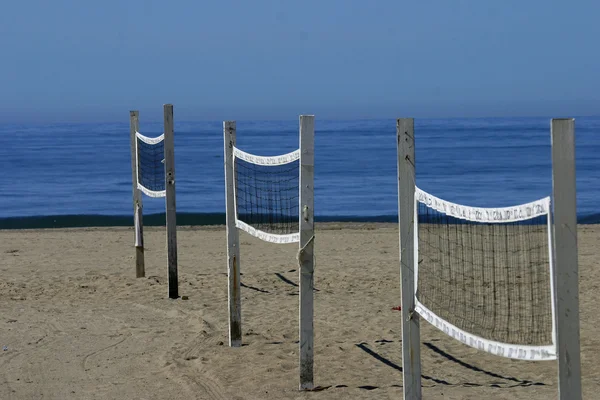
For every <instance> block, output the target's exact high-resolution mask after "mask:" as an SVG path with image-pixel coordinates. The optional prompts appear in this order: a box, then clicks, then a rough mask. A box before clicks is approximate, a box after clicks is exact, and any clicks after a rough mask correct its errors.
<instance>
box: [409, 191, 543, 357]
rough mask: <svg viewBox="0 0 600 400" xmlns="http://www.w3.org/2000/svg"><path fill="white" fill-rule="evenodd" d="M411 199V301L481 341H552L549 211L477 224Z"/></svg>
mask: <svg viewBox="0 0 600 400" xmlns="http://www.w3.org/2000/svg"><path fill="white" fill-rule="evenodd" d="M417 204H418V235H419V250H418V262H419V271H418V282H417V299H418V300H419V301H420V302H421V303H422V304H423V305H424V306H425V307H427V308H429V309H430V310H431V311H432V312H433V313H435V314H437V315H438V316H439V317H440V318H442V319H444V320H446V321H447V322H449V323H450V324H452V325H455V326H456V327H458V328H459V329H462V330H463V331H466V332H468V333H471V334H474V335H477V336H479V337H482V338H484V339H488V340H494V341H498V342H501V343H507V344H515V345H532V346H543V345H550V344H552V304H551V292H550V291H551V284H550V264H549V253H548V226H547V216H540V217H536V218H533V219H530V220H526V221H519V222H509V223H480V222H472V221H466V220H462V219H457V218H454V217H450V216H448V215H446V214H442V213H440V212H438V211H436V210H434V209H432V208H429V207H427V206H426V205H424V204H422V203H420V202H417Z"/></svg>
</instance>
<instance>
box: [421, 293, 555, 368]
mask: <svg viewBox="0 0 600 400" xmlns="http://www.w3.org/2000/svg"><path fill="white" fill-rule="evenodd" d="M415 311H416V312H418V313H419V315H421V316H422V317H423V318H425V319H426V320H427V321H428V322H429V323H430V324H431V325H433V326H435V327H436V328H438V329H439V330H441V331H442V332H444V333H445V334H446V335H448V336H451V337H453V338H454V339H456V340H458V341H459V342H462V343H464V344H466V345H468V346H471V347H473V348H475V349H479V350H482V351H486V352H488V353H491V354H495V355H497V356H502V357H506V358H513V359H517V360H529V361H545V360H556V346H555V345H547V346H525V345H515V344H506V343H500V342H496V341H493V340H487V339H483V338H481V337H479V336H477V335H473V334H471V333H467V332H465V331H463V330H462V329H459V328H457V327H456V326H454V325H452V324H451V323H449V322H447V321H445V320H443V319H442V318H440V317H438V316H437V315H436V314H435V313H433V312H432V311H431V310H429V309H428V308H427V307H425V306H424V305H423V304H421V302H419V300H417V298H416V296H415Z"/></svg>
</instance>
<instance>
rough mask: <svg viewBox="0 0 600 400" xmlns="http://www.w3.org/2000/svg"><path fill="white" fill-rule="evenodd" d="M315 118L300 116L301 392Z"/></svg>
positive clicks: (306, 370)
mask: <svg viewBox="0 0 600 400" xmlns="http://www.w3.org/2000/svg"><path fill="white" fill-rule="evenodd" d="M314 139H315V117H314V115H301V116H300V204H299V205H300V223H299V226H300V243H299V251H298V263H299V264H300V268H299V269H300V271H299V274H300V279H299V281H300V323H299V325H300V342H299V345H300V390H311V389H313V387H314V379H313V345H314V330H313V315H314V311H313V307H314V305H313V303H314V297H313V296H314V239H315V237H314V234H315V231H314V171H315V151H314V150H315V146H314Z"/></svg>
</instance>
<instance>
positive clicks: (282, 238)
mask: <svg viewBox="0 0 600 400" xmlns="http://www.w3.org/2000/svg"><path fill="white" fill-rule="evenodd" d="M235 226H236V227H238V228H240V229H241V230H243V231H244V232H246V233H248V234H250V235H252V236H254V237H256V238H259V239H261V240H264V241H265V242H270V243H281V244H284V243H298V242H300V232H298V233H290V234H287V235H277V234H274V233H267V232H264V231H261V230H260V229H256V228H253V227H252V226H250V225H248V224H247V223H245V222H244V221H240V220H239V219H237V218H236V219H235Z"/></svg>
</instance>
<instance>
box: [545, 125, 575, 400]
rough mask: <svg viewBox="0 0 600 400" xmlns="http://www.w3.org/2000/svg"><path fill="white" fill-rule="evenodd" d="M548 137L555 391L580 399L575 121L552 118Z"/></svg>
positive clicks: (563, 396) (562, 399)
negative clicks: (554, 309) (552, 220)
mask: <svg viewBox="0 0 600 400" xmlns="http://www.w3.org/2000/svg"><path fill="white" fill-rule="evenodd" d="M551 136H552V195H553V199H554V201H553V204H554V252H555V265H554V270H555V273H554V278H555V279H554V282H555V289H554V290H555V295H554V301H555V307H556V313H555V314H556V321H555V324H556V339H557V343H556V344H557V351H558V392H559V398H560V399H561V400H567V399H568V400H580V399H581V396H582V394H581V360H580V353H579V351H580V349H579V268H578V264H577V211H576V205H577V204H576V194H575V188H576V184H575V120H574V119H553V120H552V123H551Z"/></svg>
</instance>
